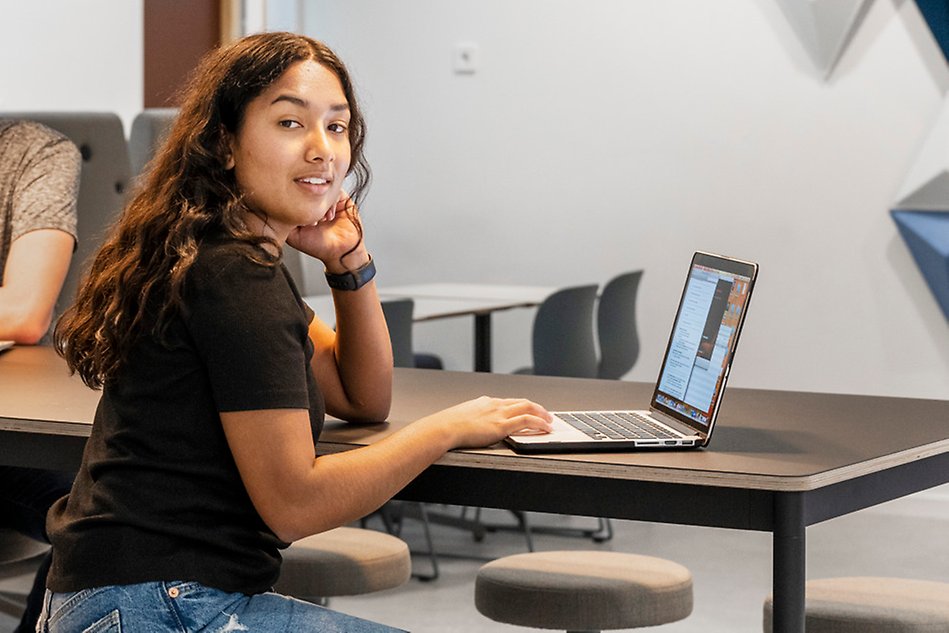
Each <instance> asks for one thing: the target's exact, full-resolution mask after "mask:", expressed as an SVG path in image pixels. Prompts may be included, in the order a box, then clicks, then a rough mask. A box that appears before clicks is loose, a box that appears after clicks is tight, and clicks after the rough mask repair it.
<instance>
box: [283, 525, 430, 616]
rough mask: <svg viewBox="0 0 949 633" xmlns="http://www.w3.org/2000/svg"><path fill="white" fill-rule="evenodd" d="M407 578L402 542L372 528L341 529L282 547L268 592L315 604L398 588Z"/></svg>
mask: <svg viewBox="0 0 949 633" xmlns="http://www.w3.org/2000/svg"><path fill="white" fill-rule="evenodd" d="M411 574H412V560H411V557H410V556H409V547H408V545H406V544H405V541H402V540H401V539H398V538H396V537H394V536H392V535H391V534H386V533H384V532H377V531H376V530H365V529H360V528H349V527H341V528H336V529H334V530H328V531H326V532H323V533H321V534H315V535H313V536H308V537H306V538H304V539H300V540H299V541H296V542H295V543H293V545H291V546H290V547H289V548H287V549H286V550H285V551H284V552H283V565H282V566H281V568H280V578H279V579H278V580H277V584H276V585H275V586H274V589H276V590H277V591H278V592H280V593H284V594H287V595H290V596H295V597H297V598H302V599H308V600H314V601H320V600H321V599H324V598H329V597H331V596H355V595H359V594H363V593H371V592H373V591H381V590H383V589H391V588H393V587H398V586H399V585H402V584H404V583H405V582H406V581H408V579H409V576H411Z"/></svg>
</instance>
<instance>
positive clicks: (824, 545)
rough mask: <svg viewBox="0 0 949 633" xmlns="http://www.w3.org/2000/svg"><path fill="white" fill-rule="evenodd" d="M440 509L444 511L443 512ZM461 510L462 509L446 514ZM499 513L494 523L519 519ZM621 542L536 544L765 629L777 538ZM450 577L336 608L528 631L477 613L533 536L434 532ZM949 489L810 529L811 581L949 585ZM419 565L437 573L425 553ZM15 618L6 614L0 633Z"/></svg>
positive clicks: (726, 619)
mask: <svg viewBox="0 0 949 633" xmlns="http://www.w3.org/2000/svg"><path fill="white" fill-rule="evenodd" d="M434 509H436V510H437V509H441V508H438V507H437V506H436V507H435V508H434ZM444 509H445V510H450V511H452V512H455V511H457V509H456V508H444ZM509 517H510V515H509V514H507V513H503V512H491V513H489V515H488V517H487V518H488V519H490V520H495V521H499V522H507V521H509V520H510V519H509ZM531 517H532V521H533V523H534V524H536V525H543V524H567V525H575V526H584V527H587V526H592V525H593V524H594V521H593V520H592V519H584V518H577V517H561V516H556V515H541V514H532V515H531ZM613 525H614V530H615V536H614V537H613V539H612V540H610V541H608V542H606V543H602V544H597V543H593V542H592V541H590V540H587V539H578V538H572V537H561V536H549V535H548V536H545V535H537V536H535V547H536V548H537V549H541V550H553V549H606V550H616V551H624V552H633V553H638V554H649V555H653V556H661V557H664V558H669V559H672V560H675V561H678V562H680V563H682V564H684V565H686V566H687V567H689V569H691V570H692V573H693V575H694V580H695V609H694V611H693V613H692V615H691V616H690V617H689V618H687V619H686V620H683V621H681V622H677V623H673V624H669V625H665V626H664V627H661V628H659V629H656V630H661V631H668V632H669V633H734V632H736V631H738V632H744V631H747V632H755V631H761V603H762V600H763V599H764V597H765V595H766V594H767V593H768V592H769V590H770V585H771V538H770V535H769V534H762V533H754V532H742V531H737V530H723V529H710V528H694V527H685V526H676V525H663V524H650V523H639V522H633V521H614V522H613ZM433 530H434V535H435V540H436V548H437V549H438V550H439V551H441V552H444V553H445V555H444V556H441V557H440V558H439V565H440V572H441V574H440V577H439V578H438V579H437V580H434V581H428V582H423V581H420V580H416V579H413V580H411V581H410V582H409V583H408V584H407V585H404V586H403V587H400V588H398V589H393V590H390V591H385V592H380V593H377V594H372V595H368V596H358V597H352V598H334V599H333V600H332V601H331V603H330V607H331V608H333V609H337V610H339V611H344V612H347V613H351V614H353V615H358V616H360V617H363V618H368V619H371V620H376V621H379V622H385V623H387V624H390V625H392V626H396V627H400V628H403V629H407V630H410V631H415V632H417V633H426V632H432V633H435V632H438V633H475V632H477V633H490V632H498V633H503V632H505V631H506V632H515V631H527V630H530V629H524V628H521V627H514V626H509V625H505V624H499V623H496V622H492V621H490V620H488V619H486V618H484V617H483V616H481V615H480V614H479V613H478V612H477V611H476V610H475V608H474V603H473V595H474V577H475V574H476V572H477V569H478V567H479V566H480V565H481V564H482V562H483V561H484V560H490V559H492V558H495V557H499V556H505V555H508V554H514V553H519V552H523V551H525V550H526V545H525V540H524V536H523V535H522V534H520V533H516V532H507V531H500V532H493V533H489V534H487V536H486V537H485V539H484V540H483V541H482V542H480V543H478V542H475V541H474V540H473V539H472V537H471V535H470V533H467V532H464V531H461V530H458V529H455V528H449V527H445V526H435V527H434V528H433ZM947 534H949V487H943V488H939V489H936V490H935V491H928V492H926V493H922V494H919V495H915V496H913V497H909V498H906V499H901V500H898V501H894V502H891V503H888V504H884V505H881V506H878V507H875V508H871V509H868V510H864V511H862V512H859V513H857V514H854V515H850V516H847V517H843V518H840V519H834V520H832V521H827V522H825V523H822V524H819V525H815V526H812V527H810V528H808V532H807V539H808V544H807V551H808V557H807V565H808V571H807V573H808V577H809V578H820V577H827V576H846V575H879V576H903V577H913V578H921V579H928V580H939V581H945V582H949V537H947ZM403 537H404V538H405V539H406V541H408V542H409V544H410V546H411V547H412V548H413V549H423V548H424V544H423V540H422V534H421V531H420V529H419V527H418V524H417V523H416V522H414V521H411V522H408V523H407V526H406V531H405V533H404V534H403ZM413 562H414V565H415V567H416V569H417V570H418V571H420V572H425V571H428V570H429V569H430V564H429V560H428V558H427V557H426V556H424V555H416V556H415V557H414V559H413ZM29 580H30V579H29V578H28V577H26V578H19V579H13V580H8V581H4V582H2V583H0V589H11V588H12V589H17V588H20V589H22V588H25V587H27V586H28V582H29ZM14 624H15V623H14V621H13V619H12V618H9V617H7V616H4V615H0V633H9V632H10V631H12V630H13V627H14Z"/></svg>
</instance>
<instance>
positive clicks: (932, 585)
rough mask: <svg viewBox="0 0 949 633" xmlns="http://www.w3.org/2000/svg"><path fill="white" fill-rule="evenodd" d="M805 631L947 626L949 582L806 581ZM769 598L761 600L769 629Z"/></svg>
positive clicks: (889, 631)
mask: <svg viewBox="0 0 949 633" xmlns="http://www.w3.org/2000/svg"><path fill="white" fill-rule="evenodd" d="M805 595H806V606H805V617H804V626H805V628H806V629H807V633H923V632H924V631H925V633H934V632H935V631H949V583H944V582H931V581H927V580H907V579H903V578H860V577H857V578H824V579H821V580H810V581H808V582H807V583H806V584H805ZM771 617H772V597H771V596H768V599H767V600H766V601H765V604H764V630H765V631H766V633H771Z"/></svg>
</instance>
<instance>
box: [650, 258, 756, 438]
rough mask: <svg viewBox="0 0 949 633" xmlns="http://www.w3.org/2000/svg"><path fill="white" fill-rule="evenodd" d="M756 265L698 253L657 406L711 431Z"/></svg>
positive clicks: (662, 375) (674, 330) (668, 352)
mask: <svg viewBox="0 0 949 633" xmlns="http://www.w3.org/2000/svg"><path fill="white" fill-rule="evenodd" d="M756 273H757V266H756V265H755V264H751V263H748V262H741V261H737V260H733V259H728V258H723V257H719V256H716V255H710V254H708V253H696V254H695V257H693V259H692V265H691V268H690V270H689V276H688V278H687V280H686V284H685V288H684V290H683V291H682V298H681V300H680V302H679V310H678V312H677V313H676V318H675V324H674V325H673V327H672V335H671V336H670V338H669V344H668V347H667V348H666V355H665V357H664V358H663V361H662V368H661V369H660V371H659V381H658V383H657V386H656V391H655V393H654V394H653V402H652V406H653V407H654V408H656V409H658V410H659V411H661V412H663V413H666V414H667V415H671V416H673V417H674V418H676V419H678V420H680V421H682V422H684V423H686V424H688V425H689V426H692V427H693V428H696V429H699V430H705V431H707V430H708V429H709V426H710V424H711V423H712V422H713V421H714V419H715V413H716V410H717V408H718V404H719V401H720V399H721V395H722V391H723V389H724V387H725V380H726V379H727V377H728V370H729V367H730V365H731V360H732V356H733V355H734V352H735V345H736V343H737V341H738V334H739V332H740V331H741V324H742V322H743V320H744V315H745V310H746V308H747V307H748V302H749V300H750V298H751V290H752V287H753V285H754V280H755V277H756Z"/></svg>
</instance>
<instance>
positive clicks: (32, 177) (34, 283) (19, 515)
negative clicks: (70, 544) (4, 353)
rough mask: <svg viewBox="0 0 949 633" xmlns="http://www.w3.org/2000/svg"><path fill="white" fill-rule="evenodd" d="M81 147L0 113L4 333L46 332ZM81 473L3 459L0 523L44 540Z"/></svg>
mask: <svg viewBox="0 0 949 633" xmlns="http://www.w3.org/2000/svg"><path fill="white" fill-rule="evenodd" d="M80 164H81V158H80V156H79V150H78V149H77V148H76V146H75V145H73V144H72V142H70V141H69V139H67V138H66V137H64V136H63V135H62V134H60V133H58V132H55V131H53V130H51V129H49V128H47V127H45V126H43V125H40V124H39V123H34V122H32V121H19V120H11V119H0V340H12V341H14V342H16V343H18V344H22V345H32V344H36V343H40V342H45V341H47V340H48V335H47V332H48V330H49V327H50V321H51V320H52V317H53V310H54V308H55V306H56V301H57V299H58V297H59V292H60V290H61V288H62V285H63V280H64V279H65V278H66V273H67V272H68V270H69V263H70V260H71V259H72V254H73V251H74V250H75V245H76V199H77V195H78V191H79V172H80ZM73 476H74V473H66V472H60V471H51V470H41V469H36V468H20V467H13V466H0V527H5V528H12V529H15V530H16V531H18V532H21V533H22V534H25V535H26V536H29V537H31V538H34V539H36V540H39V541H47V538H46V513H47V511H48V510H49V507H50V506H51V505H52V503H53V502H54V501H55V500H56V499H58V498H60V497H61V496H63V495H64V494H66V493H68V492H69V488H70V486H71V485H72V481H73ZM49 565H50V557H49V555H47V556H46V558H45V559H44V560H43V562H42V564H41V565H40V568H39V570H38V571H37V573H36V577H35V580H34V583H33V588H32V591H31V592H30V594H29V596H28V597H27V604H26V610H25V612H24V613H23V616H22V618H21V620H20V624H19V626H18V627H17V629H16V632H17V633H26V632H27V631H34V630H35V629H36V620H37V618H38V617H39V613H40V609H41V607H42V600H43V593H44V591H45V588H46V573H47V570H48V569H49Z"/></svg>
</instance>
